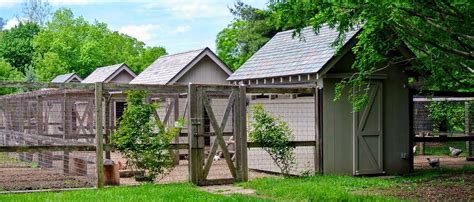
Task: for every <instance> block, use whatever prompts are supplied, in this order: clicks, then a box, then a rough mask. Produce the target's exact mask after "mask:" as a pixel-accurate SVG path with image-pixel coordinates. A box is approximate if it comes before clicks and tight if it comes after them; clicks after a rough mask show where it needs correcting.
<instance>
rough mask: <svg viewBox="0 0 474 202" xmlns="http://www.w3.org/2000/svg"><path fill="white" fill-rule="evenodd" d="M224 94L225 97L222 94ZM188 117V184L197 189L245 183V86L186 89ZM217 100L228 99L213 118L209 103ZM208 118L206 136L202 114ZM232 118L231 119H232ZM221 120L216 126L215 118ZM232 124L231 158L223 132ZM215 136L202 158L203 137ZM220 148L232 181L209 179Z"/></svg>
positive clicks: (203, 148)
mask: <svg viewBox="0 0 474 202" xmlns="http://www.w3.org/2000/svg"><path fill="white" fill-rule="evenodd" d="M223 92H224V93H223ZM188 96H189V97H188V102H189V104H188V106H189V107H190V108H189V117H188V124H189V128H190V132H189V144H190V145H189V146H190V150H189V152H190V154H189V171H190V174H189V178H190V179H189V180H190V181H191V182H192V183H194V184H197V185H210V184H226V183H233V182H235V181H246V180H247V178H248V177H247V175H248V173H247V172H248V171H247V170H248V169H247V153H246V152H247V135H246V92H245V87H244V86H215V85H214V86H207V85H195V84H190V85H189V94H188ZM216 96H220V97H221V98H222V97H223V96H225V97H224V98H226V99H227V105H226V106H225V108H224V110H222V111H223V114H216V113H217V111H215V110H213V107H212V104H211V99H212V98H213V97H216ZM205 113H206V114H207V116H208V117H209V122H210V125H211V127H212V128H213V131H214V132H205V130H204V128H205V122H204V114H205ZM231 114H232V116H231ZM218 115H219V116H221V117H222V118H221V121H220V122H219V121H218V119H217V118H216V117H217V116H218ZM229 121H233V124H232V126H233V127H232V128H233V129H232V134H231V135H232V136H233V139H234V147H235V151H234V152H233V153H234V154H233V156H232V155H231V153H230V152H229V150H228V148H227V145H226V142H225V140H224V129H225V128H226V127H228V125H229V124H227V123H228V122H229ZM206 136H215V140H214V142H213V143H212V145H211V146H210V148H209V152H208V153H207V156H206V155H205V144H204V137H206ZM218 147H220V149H221V151H222V154H223V158H224V160H225V162H226V165H227V167H228V169H229V171H230V173H231V175H232V176H231V177H229V178H222V179H212V180H211V179H208V176H209V172H210V169H211V166H212V164H213V162H214V161H213V157H214V156H215V155H216V152H217V149H218Z"/></svg>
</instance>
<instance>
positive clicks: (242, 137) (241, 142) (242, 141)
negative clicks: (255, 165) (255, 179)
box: [235, 85, 249, 182]
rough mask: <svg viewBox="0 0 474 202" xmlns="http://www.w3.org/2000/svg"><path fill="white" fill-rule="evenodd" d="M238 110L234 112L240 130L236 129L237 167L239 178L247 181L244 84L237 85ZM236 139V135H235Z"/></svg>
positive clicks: (245, 90)
mask: <svg viewBox="0 0 474 202" xmlns="http://www.w3.org/2000/svg"><path fill="white" fill-rule="evenodd" d="M236 103H238V107H239V108H238V110H237V112H235V113H238V114H239V115H238V116H235V117H236V118H239V119H238V120H237V122H239V123H240V124H239V126H240V130H239V131H236V132H239V135H238V136H239V139H238V145H236V146H237V147H238V148H239V150H240V151H239V152H238V154H237V155H240V160H239V161H238V162H239V163H238V169H239V170H240V172H241V178H240V179H239V180H242V181H244V182H246V181H248V177H249V168H248V159H247V87H246V86H244V85H241V86H239V96H238V100H237V101H236ZM236 139H237V135H236ZM237 157H238V156H237Z"/></svg>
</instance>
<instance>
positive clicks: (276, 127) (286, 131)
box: [249, 105, 295, 175]
mask: <svg viewBox="0 0 474 202" xmlns="http://www.w3.org/2000/svg"><path fill="white" fill-rule="evenodd" d="M252 116H253V122H252V123H251V129H250V132H249V138H250V140H251V141H253V142H257V143H259V144H261V146H262V148H263V150H265V151H266V152H267V153H268V154H269V155H270V157H271V158H272V159H273V162H274V163H275V164H276V165H277V166H278V168H279V169H280V171H281V173H282V174H283V175H289V174H290V171H291V169H292V168H293V165H294V163H295V157H294V149H295V148H294V147H293V146H291V144H290V143H291V141H292V140H293V139H294V136H293V134H292V131H291V130H290V128H289V127H288V124H287V123H285V122H283V121H281V120H280V119H279V118H277V117H274V116H272V115H271V114H269V113H267V112H266V111H265V110H264V109H263V106H262V105H254V106H253V107H252Z"/></svg>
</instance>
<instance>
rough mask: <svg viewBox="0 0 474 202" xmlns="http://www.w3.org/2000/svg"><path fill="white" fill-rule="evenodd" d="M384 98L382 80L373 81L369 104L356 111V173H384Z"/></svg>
mask: <svg viewBox="0 0 474 202" xmlns="http://www.w3.org/2000/svg"><path fill="white" fill-rule="evenodd" d="M382 98H383V86H382V81H371V84H370V90H369V99H368V103H367V105H366V106H365V107H364V108H362V109H361V110H360V111H359V112H356V113H354V126H353V127H354V136H353V138H354V147H353V148H354V152H353V155H354V165H353V174H354V175H369V174H382V173H384V171H383V99H382Z"/></svg>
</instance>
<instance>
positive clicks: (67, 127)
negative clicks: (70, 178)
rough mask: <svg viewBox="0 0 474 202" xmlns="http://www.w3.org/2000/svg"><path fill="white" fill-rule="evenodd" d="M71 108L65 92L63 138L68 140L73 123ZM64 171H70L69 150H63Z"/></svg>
mask: <svg viewBox="0 0 474 202" xmlns="http://www.w3.org/2000/svg"><path fill="white" fill-rule="evenodd" d="M71 110H72V106H71V103H69V99H68V95H67V93H64V100H63V132H64V134H63V139H64V140H66V139H67V137H68V136H69V137H70V136H71V131H72V130H71V125H72V117H71ZM63 173H64V174H68V173H69V152H68V151H63Z"/></svg>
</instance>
